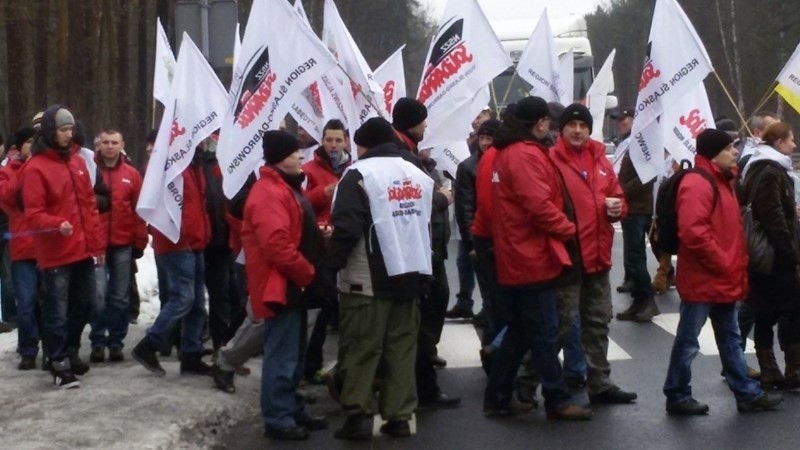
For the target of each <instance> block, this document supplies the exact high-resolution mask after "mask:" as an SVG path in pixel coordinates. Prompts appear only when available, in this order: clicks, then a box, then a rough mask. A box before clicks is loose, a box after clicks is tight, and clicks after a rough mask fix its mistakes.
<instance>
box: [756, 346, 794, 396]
mask: <svg viewBox="0 0 800 450" xmlns="http://www.w3.org/2000/svg"><path fill="white" fill-rule="evenodd" d="M783 356H784V358H785V361H786V371H785V372H784V374H785V376H784V381H783V388H784V389H796V388H799V387H800V344H793V345H790V346H789V348H787V349H786V351H785V352H784V353H783ZM762 376H763V374H762Z"/></svg>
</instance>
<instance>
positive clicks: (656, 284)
mask: <svg viewBox="0 0 800 450" xmlns="http://www.w3.org/2000/svg"><path fill="white" fill-rule="evenodd" d="M670 275H672V284H675V281H674V280H675V269H674V268H673V267H672V255H667V254H664V255H661V258H659V260H658V270H656V274H655V276H654V277H653V290H654V291H655V292H656V294H664V293H666V292H667V290H668V289H669V287H670V286H671V284H670Z"/></svg>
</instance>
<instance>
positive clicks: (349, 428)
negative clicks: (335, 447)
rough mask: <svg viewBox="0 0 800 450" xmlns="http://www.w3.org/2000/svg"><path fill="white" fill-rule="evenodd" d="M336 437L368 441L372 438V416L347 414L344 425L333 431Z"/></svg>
mask: <svg viewBox="0 0 800 450" xmlns="http://www.w3.org/2000/svg"><path fill="white" fill-rule="evenodd" d="M333 437H335V438H336V439H344V440H346V441H368V440H370V439H372V416H371V415H366V414H356V415H352V416H347V420H345V421H344V426H342V428H339V429H338V430H336V432H335V433H333Z"/></svg>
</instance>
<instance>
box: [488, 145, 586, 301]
mask: <svg viewBox="0 0 800 450" xmlns="http://www.w3.org/2000/svg"><path fill="white" fill-rule="evenodd" d="M492 195H493V202H494V205H493V208H492V209H493V212H494V214H493V220H492V235H493V237H494V239H493V240H494V249H495V256H496V259H497V278H498V281H499V283H500V284H501V285H504V286H529V285H535V284H539V283H544V282H548V281H552V280H554V279H555V278H557V277H558V276H559V275H561V273H562V272H563V271H564V269H565V268H568V267H570V266H572V261H571V260H570V257H569V254H568V253H567V249H566V246H565V244H564V241H566V240H568V239H570V238H571V237H573V236H575V224H573V223H572V222H570V221H569V219H568V218H567V216H566V215H565V214H564V212H563V210H564V197H563V193H562V186H561V182H560V180H559V177H558V176H557V172H556V167H555V165H554V164H553V161H551V160H550V157H549V156H548V150H547V149H546V148H544V147H542V146H541V145H540V144H538V143H534V142H517V143H515V144H512V145H510V146H508V147H506V148H504V149H502V150H498V152H497V158H496V159H495V163H494V174H493V175H492Z"/></svg>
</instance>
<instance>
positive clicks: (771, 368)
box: [756, 348, 784, 391]
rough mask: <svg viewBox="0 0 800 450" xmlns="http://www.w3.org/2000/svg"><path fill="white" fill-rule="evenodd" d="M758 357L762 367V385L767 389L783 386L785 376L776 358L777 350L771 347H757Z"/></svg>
mask: <svg viewBox="0 0 800 450" xmlns="http://www.w3.org/2000/svg"><path fill="white" fill-rule="evenodd" d="M756 357H757V358H758V365H759V367H761V387H762V388H763V389H764V390H765V391H768V390H772V389H780V388H781V387H783V383H784V378H783V374H782V373H781V369H780V367H778V362H777V361H776V360H775V352H773V351H772V349H771V348H757V349H756Z"/></svg>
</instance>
